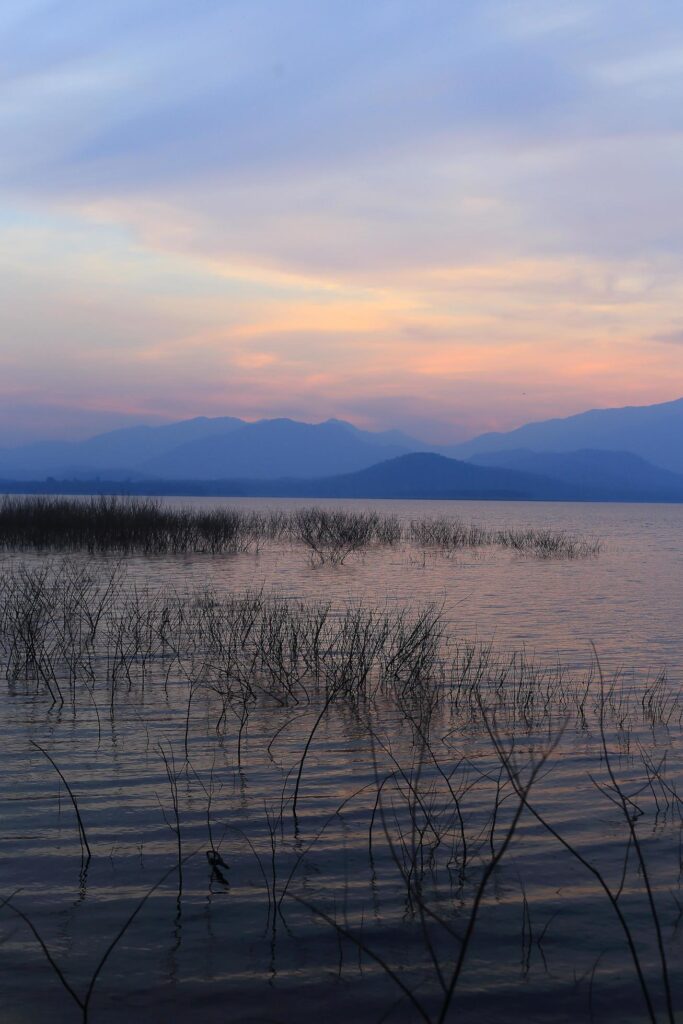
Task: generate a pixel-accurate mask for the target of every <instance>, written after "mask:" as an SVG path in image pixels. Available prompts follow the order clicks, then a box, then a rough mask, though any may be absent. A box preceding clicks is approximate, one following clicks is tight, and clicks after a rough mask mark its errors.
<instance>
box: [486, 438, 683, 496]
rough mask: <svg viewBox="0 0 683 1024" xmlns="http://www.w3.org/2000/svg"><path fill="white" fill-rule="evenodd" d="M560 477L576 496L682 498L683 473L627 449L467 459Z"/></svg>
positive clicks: (518, 451)
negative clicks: (633, 453) (647, 459)
mask: <svg viewBox="0 0 683 1024" xmlns="http://www.w3.org/2000/svg"><path fill="white" fill-rule="evenodd" d="M469 461H470V462H472V463H473V464H475V465H478V466H489V467H491V466H497V467H501V468H505V469H513V470H518V471H521V472H524V473H535V474H537V475H540V476H545V477H550V478H552V479H554V480H560V481H562V482H563V483H565V484H568V485H570V486H571V488H572V492H573V494H574V496H575V497H576V498H582V497H584V496H594V495H609V497H610V498H611V499H612V500H627V501H628V500H630V501H637V500H644V501H648V500H649V501H651V500H657V501H664V500H667V498H670V499H671V500H673V501H680V500H681V498H683V475H680V474H678V473H671V472H669V471H668V470H666V469H660V468H659V466H654V465H653V464H652V463H651V462H646V461H645V459H641V458H640V457H639V456H638V455H632V454H631V453H630V452H610V451H598V450H595V449H584V450H583V451H578V452H566V453H565V452H532V451H528V450H526V449H516V450H512V451H502V452H487V453H485V454H483V455H475V456H473V457H472V458H471V459H470V460H469Z"/></svg>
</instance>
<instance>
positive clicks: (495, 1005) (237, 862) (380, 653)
mask: <svg viewBox="0 0 683 1024" xmlns="http://www.w3.org/2000/svg"><path fill="white" fill-rule="evenodd" d="M303 504H305V503H302V502H300V501H296V502H291V501H284V500H278V501H248V500H247V499H243V500H239V501H238V500H233V499H230V500H222V499H187V500H183V501H182V505H183V506H193V507H195V508H196V507H199V508H204V507H220V506H230V507H241V508H254V509H261V510H262V509H284V510H287V509H291V508H295V507H301V506H302V505H303ZM316 504H320V505H323V506H329V507H332V506H334V507H336V506H339V505H341V506H342V507H345V508H349V509H355V510H358V509H366V508H372V509H376V510H378V511H380V512H386V513H388V514H391V515H397V516H399V517H400V519H401V520H402V521H403V522H405V523H408V522H409V521H410V520H411V519H419V518H424V517H439V516H447V517H454V516H457V517H459V518H461V519H463V520H465V521H466V522H470V521H475V522H477V523H480V524H482V525H484V526H487V527H491V528H494V529H503V528H508V527H516V528H526V527H532V528H548V527H549V528H551V529H552V530H555V531H566V532H568V533H571V534H578V535H581V536H585V537H590V538H596V537H597V538H600V540H601V550H600V553H599V554H598V555H597V556H595V557H587V558H572V559H562V558H539V557H536V556H533V555H530V554H516V553H514V552H513V551H510V550H506V549H501V548H500V547H495V546H486V547H482V548H476V549H469V548H468V549H462V550H457V551H456V552H453V553H447V552H442V551H433V550H428V549H425V548H420V546H419V545H416V544H406V543H403V544H399V545H394V546H391V547H383V548H378V549H374V548H372V547H371V548H368V549H366V550H364V551H363V552H359V553H356V554H352V555H350V556H349V557H348V559H346V560H345V562H344V564H342V565H335V564H330V563H329V562H326V563H325V564H322V565H316V566H314V565H313V564H312V562H311V558H310V556H309V554H308V553H307V551H306V550H305V549H304V548H303V547H302V546H298V545H292V544H289V543H280V542H264V543H263V544H261V546H260V548H259V549H258V550H251V551H248V552H246V553H241V554H231V555H221V556H212V555H206V554H201V555H182V556H159V557H154V558H142V557H140V556H128V557H126V558H124V559H122V558H120V557H114V556H106V557H105V556H103V555H97V556H95V555H88V554H85V553H82V552H76V553H72V554H70V555H68V556H63V555H59V554H52V555H47V554H36V553H34V552H26V553H20V552H5V553H3V554H2V555H0V570H1V572H2V577H1V578H2V583H1V584H0V586H1V588H2V589H1V590H0V608H1V609H2V611H1V615H2V618H1V619H0V627H1V628H0V641H1V646H0V660H2V665H3V676H4V677H6V682H5V683H4V689H5V693H4V699H3V702H2V705H1V707H2V710H1V711H0V751H1V754H0V756H1V757H2V766H3V770H2V773H1V774H0V804H1V812H0V899H3V900H4V899H7V898H10V904H9V905H5V906H4V907H2V908H1V909H0V1017H1V1018H2V1020H7V1021H11V1022H29V1021H31V1022H33V1021H38V1020H44V1019H46V1014H47V1011H46V1006H47V1005H49V1019H50V1020H51V1021H57V1022H62V1021H63V1022H68V1021H78V1020H83V1019H86V1020H89V1021H92V1022H98V1021H102V1022H110V1021H118V1020H120V1019H121V1018H122V1016H123V1015H124V1014H125V1016H126V1019H128V1020H129V1021H131V1022H137V1021H140V1022H142V1021H156V1020H158V1021H183V1020H186V1019H188V1018H190V1017H192V1018H194V1017H199V1018H201V1019H202V1020H206V1021H208V1022H213V1021H216V1022H218V1021H221V1022H223V1021H226V1020H229V1021H244V1022H247V1021H282V1022H284V1021H300V1020H308V1019H312V1020H315V1019H318V1018H319V1017H320V1016H322V1015H323V1013H324V1015H325V1017H326V1018H328V1019H329V1021H330V1022H331V1024H335V1022H337V1021H340V1022H341V1021H346V1020H347V1019H348V1017H349V1016H350V1015H352V1016H354V1017H355V1018H356V1019H357V1020H358V1021H359V1022H365V1021H379V1020H386V1021H389V1022H391V1021H401V1022H406V1021H415V1020H429V1021H435V1022H436V1021H445V1020H448V1021H451V1020H453V1021H455V1020H458V1021H461V1020H462V1021H468V1022H469V1021H472V1022H474V1021H477V1022H480V1021H490V1022H501V1024H502V1022H506V1021H510V1020H514V1019H525V1020H536V1021H551V1020H552V1021H558V1020H559V1021H580V1020H585V1021H591V1020H595V1021H647V1020H656V1021H659V1020H661V1021H666V1020H673V1019H674V1018H675V1015H676V1013H681V1012H683V991H682V989H683V977H682V976H681V972H680V970H679V969H678V964H679V962H680V956H681V935H683V929H679V922H680V919H681V916H682V914H683V893H681V870H682V861H681V855H682V846H681V825H682V821H683V817H682V815H683V809H682V807H681V799H680V798H679V795H678V791H679V789H680V788H681V781H680V777H681V754H682V751H683V746H682V743H681V717H682V714H683V704H681V692H680V681H681V678H682V671H683V636H682V631H681V618H682V613H683V571H682V570H683V506H673V505H672V506H666V505H605V504H600V505H599V504H552V503H548V504H545V503H505V502H491V503H478V502H415V501H406V502H400V501H399V502H389V501H387V502H372V503H367V502H344V503H337V502H319V503H316ZM98 616H99V617H98ZM51 694H52V696H51ZM60 694H61V697H59V695H60ZM55 695H56V696H57V697H58V698H59V699H56V700H55ZM60 772H61V776H60V774H59V773H60ZM67 784H68V787H69V788H70V790H71V792H72V794H73V798H74V800H75V803H76V805H77V807H78V811H79V814H80V820H81V823H82V825H81V827H79V819H78V817H77V815H76V811H75V808H74V803H73V801H72V798H71V796H70V794H69V788H67ZM88 849H89V851H90V855H88ZM13 894H14V895H13ZM134 912H135V913H134ZM131 915H134V916H132V917H131ZM124 926H126V927H125V928H124ZM122 929H123V931H122ZM112 944H113V945H112ZM110 947H111V951H110V954H109V955H108V956H107V957H106V959H105V960H104V962H103V963H101V961H102V958H103V956H104V955H105V953H107V951H108V949H109V948H110ZM48 954H49V957H48ZM50 958H51V960H52V963H51V962H50ZM93 979H94V982H93Z"/></svg>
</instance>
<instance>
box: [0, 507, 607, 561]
mask: <svg viewBox="0 0 683 1024" xmlns="http://www.w3.org/2000/svg"><path fill="white" fill-rule="evenodd" d="M278 541H279V542H287V543H292V544H297V545H300V546H303V547H304V548H305V549H306V550H307V551H308V552H309V555H310V558H311V561H312V563H313V564H322V563H325V562H328V563H332V564H342V563H343V562H344V561H345V560H346V559H347V558H348V557H349V556H350V555H351V554H353V553H356V552H361V551H365V550H369V549H371V548H385V547H391V546H395V545H397V544H400V543H404V544H411V545H413V546H418V547H421V548H423V549H432V550H440V551H445V552H453V551H457V550H461V549H466V548H480V547H501V548H508V549H511V550H514V551H515V552H518V553H523V554H529V555H532V556H536V557H541V558H587V557H594V556H596V555H597V554H599V552H600V542H599V540H596V539H593V538H587V537H577V536H573V535H571V534H567V533H564V532H558V531H552V530H549V529H512V528H511V529H504V530H498V529H490V528H487V527H483V526H480V525H477V524H473V523H471V524H466V523H463V522H462V521H461V520H459V519H457V518H445V517H441V518H435V519H427V518H425V519H413V520H411V521H410V522H409V523H408V524H403V523H401V522H400V520H399V519H398V518H397V517H396V516H391V515H381V514H379V513H377V512H355V511H348V510H342V509H335V508H302V509H295V510H293V511H291V512H282V511H270V512H256V511H243V510H238V509H234V508H220V509H213V510H206V511H204V510H198V509H191V508H175V507H171V506H168V505H165V504H163V503H162V502H161V501H159V500H156V499H152V498H145V499H140V498H120V497H116V496H113V497H106V496H101V497H96V498H90V499H86V500H82V501H81V500H71V499H68V498H60V497H41V496H37V497H26V498H22V497H13V496H6V497H4V498H3V500H2V502H0V550H5V551H10V550H17V551H23V550H36V551H88V552H91V553H115V554H123V555H130V554H140V555H147V556H150V555H166V554H172V555H175V554H189V553H193V554H194V553H196V554H204V553H206V554H214V555H215V554H236V553H240V552H247V551H252V550H258V549H259V548H260V547H261V546H262V545H263V544H264V543H266V542H278Z"/></svg>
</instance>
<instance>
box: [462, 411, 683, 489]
mask: <svg viewBox="0 0 683 1024" xmlns="http://www.w3.org/2000/svg"><path fill="white" fill-rule="evenodd" d="M522 448H523V449H530V450H531V451H535V452H571V451H579V450H581V449H599V450H602V451H619V452H631V453H632V454H633V455H639V456H640V457H641V458H642V459H646V460H647V461H648V462H652V463H653V464H654V465H655V466H659V467H661V468H662V469H668V470H670V471H671V472H673V473H683V398H678V399H676V400H675V401H673V402H662V403H660V404H658V405H634V406H626V407H624V408H621V409H591V410H589V411H588V412H582V413H578V414H577V415H575V416H567V417H565V418H564V419H551V420H541V421H539V422H538V423H527V424H525V425H524V426H523V427H517V429H516V430H510V431H508V432H507V433H502V434H499V433H492V434H481V435H480V436H479V437H475V438H473V439H472V440H471V441H465V442H464V443H463V444H458V445H450V446H449V447H448V448H447V449H445V454H448V455H451V456H453V458H456V459H469V458H472V457H473V456H477V455H483V454H484V453H486V452H501V451H509V450H511V449H522Z"/></svg>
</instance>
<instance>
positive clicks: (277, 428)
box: [136, 419, 406, 480]
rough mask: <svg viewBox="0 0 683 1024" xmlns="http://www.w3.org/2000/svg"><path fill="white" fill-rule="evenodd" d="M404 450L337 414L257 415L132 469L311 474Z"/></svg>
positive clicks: (200, 476) (210, 475)
mask: <svg viewBox="0 0 683 1024" xmlns="http://www.w3.org/2000/svg"><path fill="white" fill-rule="evenodd" d="M405 451H406V448H405V447H403V446H401V445H398V444H396V443H392V442H391V439H388V438H387V437H386V436H383V435H376V434H372V433H370V432H368V431H363V430H358V429H357V428H356V427H352V426H351V424H348V423H343V422H341V421H339V420H327V422H325V423H316V424H310V423H298V422H296V421H295V420H288V419H278V420H259V421H258V422H257V423H247V424H242V425H241V426H240V427H239V428H238V429H236V430H233V431H231V432H230V433H229V434H219V435H216V436H214V437H208V438H201V439H200V440H197V441H189V442H187V443H185V444H182V445H179V446H178V447H176V448H174V449H173V450H172V451H169V452H167V453H166V454H164V455H161V456H159V457H156V458H153V459H149V460H145V461H144V462H141V463H139V464H138V465H137V466H136V469H137V470H138V471H139V472H141V473H143V474H144V473H147V474H149V475H151V476H155V477H159V478H163V479H166V480H220V479H222V480H225V479H230V478H232V479H235V478H244V477H248V478H250V479H262V480H264V479H276V478H278V477H303V478H310V477H320V476H323V475H325V476H327V475H328V474H338V473H346V472H352V471H353V470H357V469H363V468H365V467H366V466H372V465H373V464H374V463H377V462H379V461H381V460H383V459H386V458H387V456H388V455H399V454H402V453H403V452H405Z"/></svg>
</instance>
